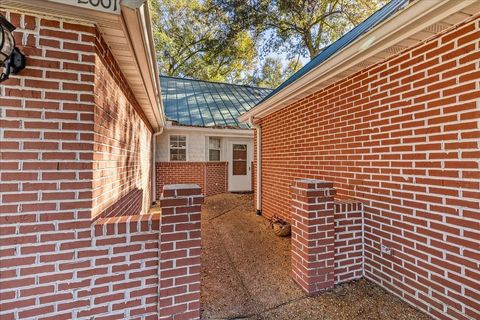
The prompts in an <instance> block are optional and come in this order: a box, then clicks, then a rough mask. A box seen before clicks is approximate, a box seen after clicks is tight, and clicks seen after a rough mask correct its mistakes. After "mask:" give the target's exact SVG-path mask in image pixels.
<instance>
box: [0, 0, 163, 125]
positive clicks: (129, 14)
mask: <svg viewBox="0 0 480 320" xmlns="http://www.w3.org/2000/svg"><path fill="white" fill-rule="evenodd" d="M119 3H120V10H119V12H115V13H110V12H104V11H96V10H92V9H89V8H83V7H78V5H75V4H73V2H72V4H70V3H68V2H67V1H60V0H44V1H43V0H2V1H1V6H2V7H5V8H9V9H14V10H25V11H30V12H34V13H40V14H45V15H46V16H54V17H64V18H65V19H69V20H73V21H78V22H79V23H89V24H94V25H96V26H97V28H98V29H99V31H100V33H101V34H102V36H103V38H104V40H105V42H106V43H107V44H108V46H109V47H110V50H111V51H112V54H113V55H114V57H115V59H116V61H117V63H118V65H119V67H120V70H121V71H122V73H123V75H124V76H125V78H126V79H127V82H128V84H129V86H130V88H131V89H132V91H133V93H134V95H135V97H136V99H137V101H138V102H139V104H140V106H141V107H142V110H143V111H144V112H145V115H146V117H147V119H148V122H149V123H150V125H151V126H152V128H153V129H154V130H155V131H158V130H159V129H160V128H161V127H163V126H165V117H164V112H163V106H162V101H161V99H160V96H161V92H160V80H159V78H158V70H157V65H156V56H155V46H154V44H153V37H152V28H151V23H150V16H149V11H148V4H147V1H146V0H127V1H125V0H124V1H119ZM145 62H146V63H145Z"/></svg>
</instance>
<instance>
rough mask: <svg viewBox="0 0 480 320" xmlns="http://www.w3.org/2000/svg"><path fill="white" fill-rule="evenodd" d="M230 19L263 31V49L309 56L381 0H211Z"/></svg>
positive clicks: (360, 20) (373, 9)
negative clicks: (265, 37)
mask: <svg viewBox="0 0 480 320" xmlns="http://www.w3.org/2000/svg"><path fill="white" fill-rule="evenodd" d="M214 1H215V2H216V3H217V5H218V6H219V7H221V8H222V10H223V11H225V12H228V15H229V16H230V17H231V18H232V20H233V21H238V23H242V24H248V25H249V26H250V27H251V28H252V30H254V31H255V32H256V33H257V34H262V33H263V34H264V35H265V34H266V35H267V39H266V46H265V48H264V49H263V50H264V51H265V50H266V51H272V50H274V51H277V52H278V51H279V50H281V51H283V52H285V53H287V55H288V56H289V57H291V58H292V57H295V56H297V55H299V54H300V55H302V56H304V57H309V58H310V59H312V58H313V57H315V56H316V55H317V54H318V53H320V51H321V50H322V48H324V47H325V46H327V45H328V44H330V43H332V42H333V41H335V40H336V39H338V38H339V37H340V36H342V35H343V34H344V33H345V32H347V31H348V30H349V29H351V28H352V27H353V26H355V25H357V24H358V23H360V22H362V21H363V20H364V19H365V18H367V17H368V16H369V15H371V14H372V13H373V12H374V11H375V10H377V9H378V8H379V7H380V4H381V2H384V1H382V0H214Z"/></svg>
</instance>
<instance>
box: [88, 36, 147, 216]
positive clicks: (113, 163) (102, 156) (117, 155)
mask: <svg viewBox="0 0 480 320" xmlns="http://www.w3.org/2000/svg"><path fill="white" fill-rule="evenodd" d="M95 43H96V46H95V49H96V50H95V52H96V59H95V82H94V97H95V100H94V103H95V109H94V124H95V127H94V129H95V130H94V131H95V134H94V142H95V150H94V163H93V168H94V172H93V212H92V215H93V216H97V215H99V216H102V217H106V216H116V215H120V214H122V215H124V214H131V215H135V214H140V213H145V212H146V211H148V209H149V208H150V204H151V195H150V190H151V185H152V184H151V183H152V182H151V174H150V167H151V163H152V162H151V161H152V158H151V157H152V154H151V150H152V148H151V141H152V128H151V126H150V124H149V123H148V122H147V120H146V116H145V114H144V113H143V111H142V109H141V107H140V106H139V104H138V102H137V101H136V99H135V97H134V96H133V93H132V92H131V90H130V88H129V87H128V85H127V81H126V79H125V78H124V76H123V75H122V73H121V72H120V70H119V67H118V64H117V63H116V61H115V59H114V57H113V56H112V54H111V52H110V50H109V49H108V47H107V45H106V43H105V42H104V41H103V39H102V38H101V37H100V35H99V34H97V35H96V38H95Z"/></svg>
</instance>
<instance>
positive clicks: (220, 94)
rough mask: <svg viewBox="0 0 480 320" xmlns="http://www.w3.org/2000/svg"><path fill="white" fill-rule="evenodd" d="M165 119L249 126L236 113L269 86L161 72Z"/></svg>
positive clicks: (203, 124) (265, 92) (248, 106)
mask: <svg viewBox="0 0 480 320" xmlns="http://www.w3.org/2000/svg"><path fill="white" fill-rule="evenodd" d="M160 86H161V88H162V100H163V107H164V109H165V114H166V116H167V118H168V120H171V121H174V122H176V123H177V124H180V125H186V126H201V127H227V128H231V127H237V128H248V125H246V124H242V123H240V122H239V121H238V117H239V116H240V115H241V114H242V113H244V112H246V111H248V110H250V109H251V108H252V107H253V106H254V105H256V104H257V103H258V102H260V100H262V99H263V98H264V97H266V96H267V95H268V94H269V93H270V92H271V91H272V89H268V88H258V87H250V86H243V85H234V84H228V83H219V82H210V81H202V80H195V79H187V78H177V77H167V76H160Z"/></svg>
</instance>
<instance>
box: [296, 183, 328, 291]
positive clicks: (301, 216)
mask: <svg viewBox="0 0 480 320" xmlns="http://www.w3.org/2000/svg"><path fill="white" fill-rule="evenodd" d="M291 191H292V192H291V194H292V211H291V221H292V277H293V280H295V282H297V283H298V284H299V285H300V287H301V288H302V289H303V290H304V291H305V292H307V293H308V294H315V293H318V292H321V291H324V290H328V289H331V288H332V287H333V284H334V258H335V230H334V203H333V197H334V195H335V190H334V189H333V183H331V182H326V181H321V180H313V179H305V180H296V181H294V183H293V185H292V188H291Z"/></svg>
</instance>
